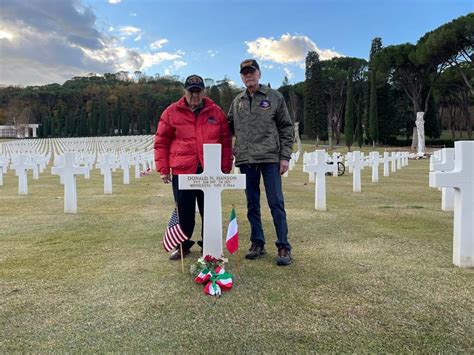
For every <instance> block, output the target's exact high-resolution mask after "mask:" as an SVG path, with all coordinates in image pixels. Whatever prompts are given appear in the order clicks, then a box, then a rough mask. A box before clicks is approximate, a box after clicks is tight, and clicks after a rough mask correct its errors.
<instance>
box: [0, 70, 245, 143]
mask: <svg viewBox="0 0 474 355" xmlns="http://www.w3.org/2000/svg"><path fill="white" fill-rule="evenodd" d="M206 83H207V84H209V85H210V86H209V88H208V92H209V96H210V97H211V98H212V99H213V100H214V101H216V103H217V104H219V105H220V106H221V107H223V109H228V108H229V107H230V104H231V102H232V99H233V97H234V96H235V95H236V93H237V92H238V91H239V90H238V89H237V88H235V87H233V86H232V85H231V84H230V82H229V80H228V79H227V78H224V79H223V80H220V81H217V82H214V81H213V80H212V79H209V78H208V79H206ZM182 94H183V83H182V82H181V81H180V80H179V78H178V77H173V76H169V77H160V76H159V75H156V76H154V77H148V76H146V75H143V74H142V73H141V72H138V71H137V72H135V73H134V76H133V77H131V76H130V74H129V73H128V72H119V73H116V74H110V73H107V74H104V75H103V76H100V75H96V74H94V73H91V74H89V75H87V76H84V77H75V78H72V79H71V80H68V81H66V82H65V83H64V84H63V85H59V84H50V85H44V86H28V87H26V88H20V87H13V86H9V87H4V88H0V124H12V125H15V126H19V127H21V126H22V125H25V124H27V123H39V124H40V126H39V129H38V136H39V137H87V136H102V135H129V134H151V133H154V132H155V130H156V127H157V125H158V120H159V117H160V115H161V113H162V112H163V111H164V109H165V108H166V107H167V106H168V105H170V104H171V103H172V102H175V101H176V100H178V99H179V98H180V97H181V96H182Z"/></svg>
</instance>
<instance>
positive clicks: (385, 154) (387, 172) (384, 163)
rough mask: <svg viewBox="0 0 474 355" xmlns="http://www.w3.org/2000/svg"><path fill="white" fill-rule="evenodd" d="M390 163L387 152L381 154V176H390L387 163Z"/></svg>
mask: <svg viewBox="0 0 474 355" xmlns="http://www.w3.org/2000/svg"><path fill="white" fill-rule="evenodd" d="M389 162H390V156H389V153H388V152H384V153H383V176H385V177H387V176H389V175H390V169H389V166H388V163H389Z"/></svg>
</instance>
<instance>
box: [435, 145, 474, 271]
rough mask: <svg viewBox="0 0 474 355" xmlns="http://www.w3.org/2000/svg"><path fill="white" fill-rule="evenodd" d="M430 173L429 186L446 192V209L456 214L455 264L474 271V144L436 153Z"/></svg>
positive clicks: (443, 196)
mask: <svg viewBox="0 0 474 355" xmlns="http://www.w3.org/2000/svg"><path fill="white" fill-rule="evenodd" d="M430 171H431V172H430V174H429V186H431V187H438V188H441V189H442V191H443V192H442V209H443V210H444V211H449V210H454V223H453V224H454V231H453V263H454V265H457V266H460V267H474V142H473V141H459V142H455V143H454V149H449V148H445V149H443V150H441V151H439V152H436V153H435V155H434V156H432V159H431V161H430ZM451 194H452V195H451ZM451 196H452V197H453V198H452V197H451Z"/></svg>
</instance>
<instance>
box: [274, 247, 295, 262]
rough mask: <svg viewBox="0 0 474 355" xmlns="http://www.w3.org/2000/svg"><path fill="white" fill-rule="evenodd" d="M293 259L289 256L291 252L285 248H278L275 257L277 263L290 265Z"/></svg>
mask: <svg viewBox="0 0 474 355" xmlns="http://www.w3.org/2000/svg"><path fill="white" fill-rule="evenodd" d="M292 261H293V259H292V258H291V252H290V251H289V250H287V249H285V248H278V255H277V257H276V264H277V265H290V264H291V262H292Z"/></svg>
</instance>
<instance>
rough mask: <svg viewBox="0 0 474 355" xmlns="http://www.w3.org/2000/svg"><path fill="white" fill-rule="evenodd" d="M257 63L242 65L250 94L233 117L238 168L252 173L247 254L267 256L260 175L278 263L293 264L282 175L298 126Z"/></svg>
mask: <svg viewBox="0 0 474 355" xmlns="http://www.w3.org/2000/svg"><path fill="white" fill-rule="evenodd" d="M260 76H261V73H260V67H259V65H258V63H257V61H256V60H254V59H247V60H244V61H243V62H242V63H240V77H241V79H242V82H243V83H244V85H245V86H246V88H247V89H246V90H245V91H244V92H242V93H240V94H239V95H237V97H236V98H235V99H234V101H233V102H232V105H231V107H230V110H229V114H228V121H229V127H230V129H231V131H232V133H233V134H234V135H235V137H236V140H235V145H234V156H235V165H236V166H238V167H239V168H240V171H241V172H242V173H244V174H245V175H246V180H247V188H246V190H245V193H246V196H247V217H248V219H249V222H250V226H251V235H250V241H251V242H252V245H251V247H250V250H249V251H248V253H247V254H246V255H245V257H246V258H247V259H251V260H253V259H256V258H258V257H259V256H261V255H264V254H265V236H264V233H263V228H262V221H261V215H260V177H261V176H262V177H263V182H264V185H265V192H266V195H267V200H268V205H269V206H270V210H271V213H272V217H273V224H274V225H275V230H276V236H277V241H276V246H277V248H278V254H277V258H276V263H277V265H289V264H291V261H292V258H291V245H290V243H289V242H288V224H287V222H286V212H285V203H284V198H283V190H282V186H281V175H283V174H284V173H285V172H286V171H287V170H288V165H289V161H290V158H291V152H292V149H293V123H292V122H291V118H290V115H289V113H288V109H287V108H286V103H285V99H284V98H283V96H282V95H281V94H280V93H279V92H278V91H276V90H273V89H271V88H269V87H268V86H265V85H261V84H259V80H260Z"/></svg>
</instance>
